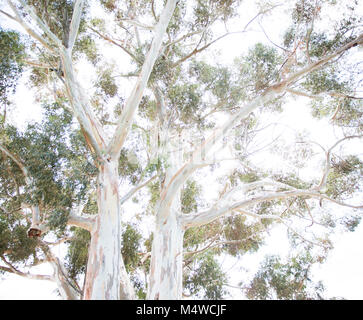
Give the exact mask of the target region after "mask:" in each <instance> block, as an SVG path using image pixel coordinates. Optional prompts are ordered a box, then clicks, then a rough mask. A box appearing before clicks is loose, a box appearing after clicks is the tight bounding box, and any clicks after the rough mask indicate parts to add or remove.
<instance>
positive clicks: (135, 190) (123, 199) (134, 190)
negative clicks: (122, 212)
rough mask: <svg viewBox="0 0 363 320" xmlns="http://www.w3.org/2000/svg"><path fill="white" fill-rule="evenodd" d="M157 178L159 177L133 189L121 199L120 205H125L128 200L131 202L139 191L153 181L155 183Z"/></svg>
mask: <svg viewBox="0 0 363 320" xmlns="http://www.w3.org/2000/svg"><path fill="white" fill-rule="evenodd" d="M156 177H157V175H155V176H153V177H151V178H150V179H149V180H147V181H145V182H143V183H140V184H138V185H137V186H136V187H135V188H133V189H131V190H130V191H129V192H128V193H127V194H126V195H124V196H123V197H122V198H121V199H120V204H121V205H122V204H124V203H125V202H126V201H127V200H129V199H130V198H131V197H132V196H133V195H134V194H135V193H136V192H137V191H139V190H140V189H141V188H143V187H145V186H147V185H148V184H149V183H150V182H151V181H153V180H154V179H155V178H156Z"/></svg>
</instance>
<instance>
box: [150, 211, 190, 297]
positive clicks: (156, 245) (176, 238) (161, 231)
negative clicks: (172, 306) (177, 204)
mask: <svg viewBox="0 0 363 320" xmlns="http://www.w3.org/2000/svg"><path fill="white" fill-rule="evenodd" d="M183 237H184V229H183V228H182V225H181V223H180V217H179V215H178V213H177V212H176V211H174V210H171V212H170V213H169V215H168V218H167V219H166V220H160V219H159V221H157V222H156V228H155V232H154V239H153V246H152V252H151V267H150V279H149V290H148V299H152V300H178V299H181V297H182V288H183V273H182V271H183Z"/></svg>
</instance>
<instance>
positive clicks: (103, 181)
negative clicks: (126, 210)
mask: <svg viewBox="0 0 363 320" xmlns="http://www.w3.org/2000/svg"><path fill="white" fill-rule="evenodd" d="M117 171H118V167H117V161H110V162H107V161H106V162H105V163H103V164H101V165H100V166H99V175H98V186H97V203H98V216H97V218H96V219H95V222H94V225H93V228H92V231H91V243H90V247H89V255H88V265H87V274H86V283H85V288H84V296H83V299H85V300H119V299H120V298H123V299H133V298H134V296H133V290H132V287H131V284H130V282H129V280H128V276H127V273H126V269H125V266H124V264H123V260H122V257H121V216H120V204H119V193H118V180H117V177H118V172H117ZM120 283H121V286H120Z"/></svg>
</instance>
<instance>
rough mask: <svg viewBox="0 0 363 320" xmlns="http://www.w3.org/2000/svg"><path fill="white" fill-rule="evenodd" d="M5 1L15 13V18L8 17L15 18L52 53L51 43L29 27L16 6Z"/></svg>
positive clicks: (8, 0) (53, 51)
mask: <svg viewBox="0 0 363 320" xmlns="http://www.w3.org/2000/svg"><path fill="white" fill-rule="evenodd" d="M7 3H8V4H9V6H10V8H11V9H12V10H13V12H14V13H15V16H16V17H15V18H14V17H10V18H11V19H15V20H16V21H17V22H18V23H19V24H20V25H21V26H22V27H23V28H24V29H25V31H26V32H27V33H28V34H29V35H30V36H31V37H33V38H34V39H35V40H38V41H39V42H40V43H41V44H42V45H43V47H44V48H46V49H47V50H48V51H50V52H52V53H56V51H55V50H54V49H53V48H52V47H51V45H50V44H49V43H48V42H47V40H45V39H44V38H43V37H42V36H40V35H39V34H38V33H37V32H35V31H34V30H33V29H32V28H31V27H29V25H28V24H27V23H26V22H25V21H24V19H23V18H22V16H21V13H20V12H19V11H18V9H17V8H16V6H15V5H14V4H13V3H12V2H11V1H10V0H7ZM8 17H9V15H8Z"/></svg>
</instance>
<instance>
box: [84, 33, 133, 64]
mask: <svg viewBox="0 0 363 320" xmlns="http://www.w3.org/2000/svg"><path fill="white" fill-rule="evenodd" d="M88 28H89V29H90V30H92V31H93V32H94V33H96V34H97V35H99V36H100V37H101V38H102V39H104V40H106V41H108V42H110V43H112V44H114V45H116V46H118V47H119V48H121V49H122V50H123V51H124V52H126V53H127V54H128V55H129V56H130V57H131V58H132V59H133V60H134V61H136V62H138V63H140V60H139V59H138V58H137V57H136V56H135V55H134V54H133V53H132V52H131V51H130V50H128V49H126V48H125V47H124V46H123V45H121V44H120V43H118V42H116V41H115V40H113V39H111V38H110V37H108V36H106V35H104V34H102V33H101V32H99V31H97V30H96V29H94V28H92V27H90V26H88Z"/></svg>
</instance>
